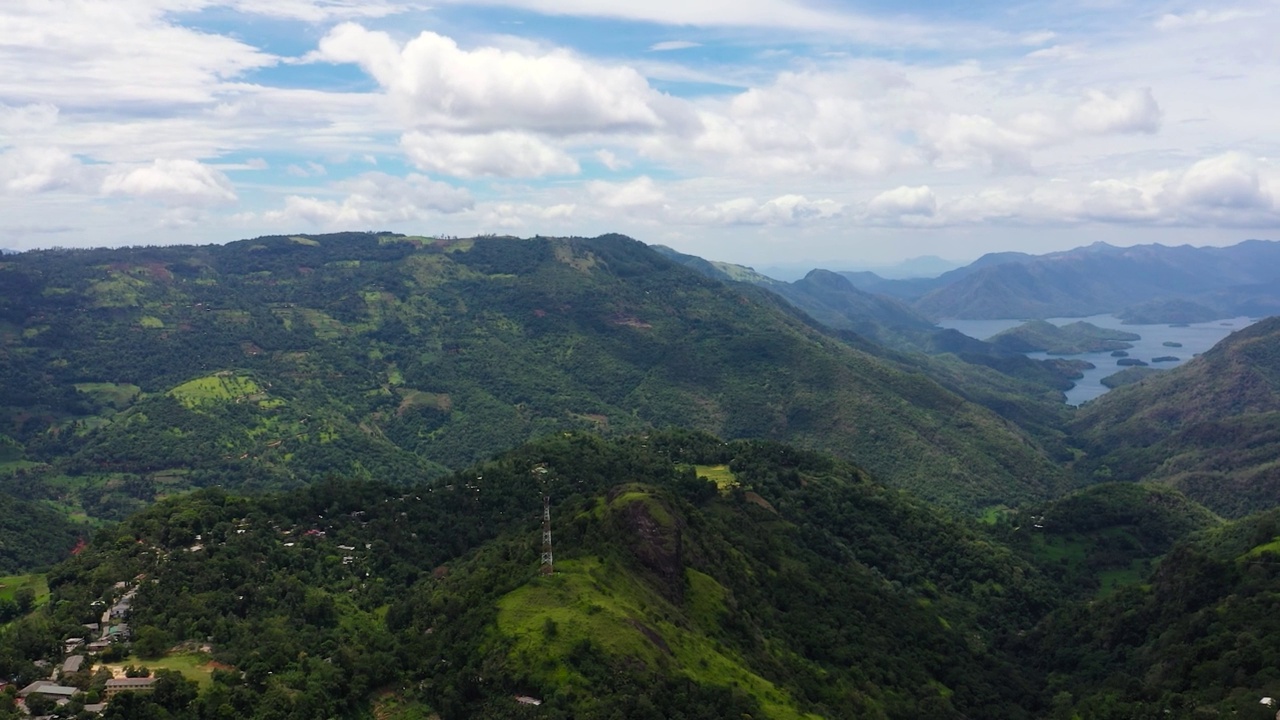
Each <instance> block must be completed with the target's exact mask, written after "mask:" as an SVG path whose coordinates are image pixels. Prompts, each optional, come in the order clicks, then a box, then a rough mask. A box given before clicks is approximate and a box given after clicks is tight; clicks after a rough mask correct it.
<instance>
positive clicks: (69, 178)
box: [0, 147, 88, 195]
mask: <svg viewBox="0 0 1280 720" xmlns="http://www.w3.org/2000/svg"><path fill="white" fill-rule="evenodd" d="M87 175H88V173H87V172H86V171H85V168H84V166H83V165H81V163H80V161H79V160H77V159H76V158H75V157H73V156H72V155H71V154H70V153H68V152H66V151H64V150H62V149H60V148H41V147H19V148H13V149H11V150H8V151H6V152H5V153H3V154H0V189H3V190H4V191H5V192H6V193H12V194H19V195H25V194H32V193H44V192H50V191H54V190H67V189H72V190H74V189H83V188H84V185H85V183H86V181H87Z"/></svg>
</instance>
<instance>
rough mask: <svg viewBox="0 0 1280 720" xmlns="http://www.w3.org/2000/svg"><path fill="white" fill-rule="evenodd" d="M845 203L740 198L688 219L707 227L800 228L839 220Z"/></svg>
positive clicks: (700, 210)
mask: <svg viewBox="0 0 1280 720" xmlns="http://www.w3.org/2000/svg"><path fill="white" fill-rule="evenodd" d="M843 212H844V204H843V203H839V202H836V201H835V200H830V199H821V200H810V199H808V198H806V197H805V196H803V195H780V196H778V197H776V198H773V199H772V200H768V201H766V202H763V203H759V202H756V201H755V200H754V199H752V198H736V199H733V200H727V201H725V202H720V203H716V204H714V205H705V206H702V207H698V208H695V209H694V210H692V211H690V212H689V213H687V215H686V220H687V221H689V222H692V223H695V224H703V225H796V224H799V223H803V222H809V221H814V220H828V219H831V218H835V217H839V216H840V214H841V213H843Z"/></svg>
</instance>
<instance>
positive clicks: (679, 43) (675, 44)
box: [649, 40, 702, 52]
mask: <svg viewBox="0 0 1280 720" xmlns="http://www.w3.org/2000/svg"><path fill="white" fill-rule="evenodd" d="M696 47H702V43H697V42H693V41H692V40H665V41H663V42H659V43H654V44H652V45H650V46H649V51H650V52H669V51H671V50H688V49H690V48H696Z"/></svg>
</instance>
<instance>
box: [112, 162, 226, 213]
mask: <svg viewBox="0 0 1280 720" xmlns="http://www.w3.org/2000/svg"><path fill="white" fill-rule="evenodd" d="M102 192H103V194H104V195H123V196H130V197H137V198H147V199H150V200H156V201H159V202H161V203H164V204H168V205H216V204H222V203H230V202H235V200H236V192H235V189H234V188H233V187H232V185H231V181H230V180H228V179H227V176H226V175H223V174H222V173H221V172H219V171H217V170H215V169H213V168H211V167H209V166H208V165H203V164H201V163H199V162H196V161H195V160H182V159H163V158H162V159H157V160H156V161H155V162H153V163H151V165H149V166H145V167H139V168H134V169H132V170H121V171H118V172H113V173H111V174H109V175H107V177H106V179H104V180H103V181H102Z"/></svg>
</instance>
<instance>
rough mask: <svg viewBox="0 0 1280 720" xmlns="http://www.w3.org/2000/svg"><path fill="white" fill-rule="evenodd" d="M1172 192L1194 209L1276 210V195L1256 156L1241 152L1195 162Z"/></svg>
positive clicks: (1173, 186) (1178, 199)
mask: <svg viewBox="0 0 1280 720" xmlns="http://www.w3.org/2000/svg"><path fill="white" fill-rule="evenodd" d="M1171 190H1172V196H1173V197H1174V198H1176V200H1177V202H1178V203H1179V204H1181V205H1184V206H1187V207H1188V208H1189V209H1190V210H1191V211H1192V212H1204V211H1208V212H1215V213H1216V212H1224V211H1225V212H1230V211H1238V210H1272V209H1274V208H1275V204H1276V198H1275V197H1274V196H1273V195H1272V194H1271V193H1270V192H1269V191H1268V189H1267V188H1266V187H1264V185H1263V182H1262V179H1261V177H1260V176H1259V172H1258V163H1257V161H1256V160H1254V159H1253V158H1251V157H1249V156H1247V155H1245V154H1243V153H1238V152H1230V153H1225V154H1223V155H1219V156H1217V157H1212V158H1207V159H1205V160H1201V161H1200V162H1197V163H1196V164H1194V165H1192V166H1191V167H1190V168H1189V169H1188V170H1187V171H1186V172H1185V173H1184V174H1183V175H1182V177H1180V178H1178V180H1177V181H1176V183H1172V187H1171Z"/></svg>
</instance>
